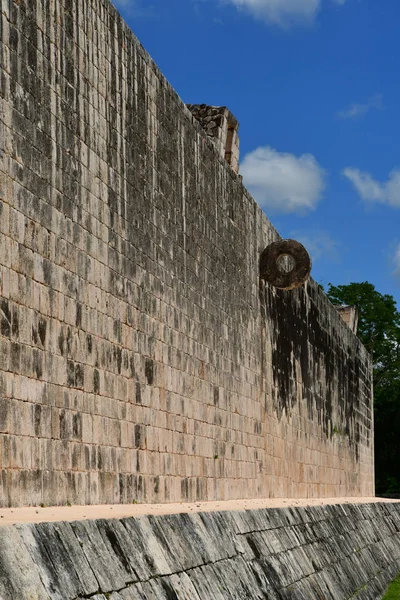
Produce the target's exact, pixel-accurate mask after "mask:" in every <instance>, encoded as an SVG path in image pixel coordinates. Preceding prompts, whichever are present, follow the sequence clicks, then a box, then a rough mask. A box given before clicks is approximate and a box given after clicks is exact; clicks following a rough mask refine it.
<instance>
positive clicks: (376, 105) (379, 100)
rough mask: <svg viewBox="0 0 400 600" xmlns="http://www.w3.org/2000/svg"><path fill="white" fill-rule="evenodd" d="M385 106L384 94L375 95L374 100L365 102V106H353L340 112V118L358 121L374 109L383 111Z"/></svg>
mask: <svg viewBox="0 0 400 600" xmlns="http://www.w3.org/2000/svg"><path fill="white" fill-rule="evenodd" d="M383 108H384V106H383V96H382V94H375V96H373V97H372V98H370V99H369V100H368V102H365V103H364V104H351V105H350V106H349V107H347V108H345V109H344V110H341V111H340V112H338V117H340V118H341V119H356V118H358V117H363V116H364V115H366V114H367V112H369V111H370V110H372V109H376V110H382V109H383Z"/></svg>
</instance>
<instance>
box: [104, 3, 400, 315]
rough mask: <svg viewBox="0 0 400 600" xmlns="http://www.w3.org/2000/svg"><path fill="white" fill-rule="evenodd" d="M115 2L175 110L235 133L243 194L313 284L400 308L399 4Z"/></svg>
mask: <svg viewBox="0 0 400 600" xmlns="http://www.w3.org/2000/svg"><path fill="white" fill-rule="evenodd" d="M114 3H115V5H116V6H117V8H118V9H119V11H120V12H121V14H122V15H123V16H124V18H125V20H126V21H127V23H128V24H129V25H130V27H131V29H132V30H133V32H134V33H135V34H136V35H137V37H138V38H139V39H140V41H141V42H142V44H143V45H144V47H145V48H146V49H147V51H148V52H149V53H150V54H151V56H152V57H153V59H154V60H155V61H156V63H157V64H158V66H159V67H160V68H161V70H162V72H163V73H164V75H165V76H166V77H167V79H168V80H169V81H170V83H171V84H172V85H173V87H174V88H175V89H176V91H177V92H178V94H179V95H180V96H181V98H182V99H183V100H184V102H187V103H207V104H213V105H226V106H228V108H229V109H230V110H231V111H232V112H233V114H234V115H235V116H236V117H237V119H238V120H239V121H240V130H239V134H240V140H241V172H242V174H243V176H244V181H245V183H246V185H247V187H248V188H249V189H250V191H251V192H252V193H253V195H254V197H255V198H256V200H257V201H258V202H259V204H261V206H262V207H263V209H264V211H265V213H266V214H267V216H268V218H269V219H270V220H271V221H272V223H273V224H274V225H275V226H276V227H277V228H278V230H279V231H280V233H281V234H282V235H283V236H284V237H294V238H296V239H298V240H300V241H302V242H303V243H304V244H305V245H306V247H307V248H308V249H309V251H310V253H311V254H312V256H313V276H314V278H315V279H316V280H317V281H319V282H321V283H324V284H327V283H328V282H332V283H334V284H347V283H350V282H351V281H365V280H368V281H370V282H371V283H373V284H374V285H375V286H376V288H377V289H378V291H380V292H381V293H388V294H393V295H394V296H395V298H396V300H397V303H398V307H399V308H400V226H399V225H400V119H399V118H398V111H399V107H400V84H399V58H400V36H399V34H398V27H399V22H400V3H399V1H398V0H380V1H379V2H378V1H377V0H119V1H115V2H114Z"/></svg>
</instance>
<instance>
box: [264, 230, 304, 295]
mask: <svg viewBox="0 0 400 600" xmlns="http://www.w3.org/2000/svg"><path fill="white" fill-rule="evenodd" d="M285 256H286V257H290V258H289V259H288V260H289V261H290V262H293V263H294V266H293V267H292V268H291V269H289V270H287V269H285V268H282V267H281V266H280V264H279V258H280V257H285ZM290 259H292V261H291V260H290ZM310 271H311V258H310V255H309V254H308V252H307V250H306V249H305V248H304V246H303V245H302V244H300V242H296V240H280V241H279V242H273V243H272V244H270V245H269V246H267V247H266V248H265V250H264V252H263V253H262V254H261V256H260V277H261V278H262V279H264V280H265V281H266V282H267V283H269V284H271V285H273V286H275V287H277V288H279V289H281V290H294V289H295V288H298V287H300V286H301V285H303V284H304V282H305V281H307V279H308V277H309V275H310Z"/></svg>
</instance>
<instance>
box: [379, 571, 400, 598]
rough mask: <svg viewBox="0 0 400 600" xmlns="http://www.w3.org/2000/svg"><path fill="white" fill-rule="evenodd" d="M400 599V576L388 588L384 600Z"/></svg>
mask: <svg viewBox="0 0 400 600" xmlns="http://www.w3.org/2000/svg"><path fill="white" fill-rule="evenodd" d="M399 598H400V575H399V576H398V577H397V578H396V579H395V580H394V581H393V583H391V584H390V585H389V587H388V590H387V592H386V594H385V595H384V597H383V600H399Z"/></svg>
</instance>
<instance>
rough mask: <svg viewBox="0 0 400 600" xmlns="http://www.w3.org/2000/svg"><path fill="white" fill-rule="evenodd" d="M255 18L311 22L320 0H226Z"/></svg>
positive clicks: (267, 20)
mask: <svg viewBox="0 0 400 600" xmlns="http://www.w3.org/2000/svg"><path fill="white" fill-rule="evenodd" d="M227 1H228V2H230V3H231V4H234V5H235V6H236V7H237V8H239V9H244V10H246V11H248V12H249V13H250V14H251V15H253V16H254V17H256V18H257V19H261V20H262V21H265V22H267V23H272V24H275V25H281V26H284V27H286V26H288V25H291V24H294V23H297V22H303V23H312V22H313V21H314V19H315V17H316V15H317V14H318V11H319V9H320V4H321V2H320V0H227Z"/></svg>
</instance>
